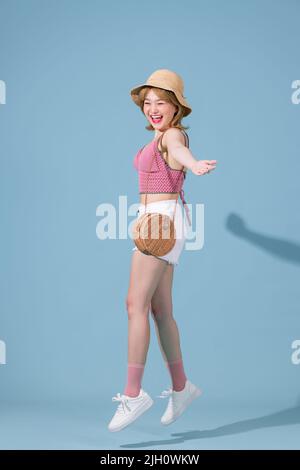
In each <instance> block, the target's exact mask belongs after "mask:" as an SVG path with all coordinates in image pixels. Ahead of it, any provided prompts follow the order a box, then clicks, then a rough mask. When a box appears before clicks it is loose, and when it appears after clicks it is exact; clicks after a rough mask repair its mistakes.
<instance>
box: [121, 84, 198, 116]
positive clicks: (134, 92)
mask: <svg viewBox="0 0 300 470" xmlns="http://www.w3.org/2000/svg"><path fill="white" fill-rule="evenodd" d="M146 87H147V88H160V89H162V90H168V91H172V92H173V93H174V95H175V96H176V98H177V100H178V101H179V103H180V104H181V105H182V106H183V107H184V108H185V114H184V115H185V116H188V115H189V114H190V113H191V112H192V108H191V107H190V105H189V104H188V102H187V101H186V99H185V98H183V97H182V96H181V95H178V93H177V92H176V91H174V90H172V88H167V87H164V88H162V87H158V86H154V85H149V84H147V83H143V84H142V85H138V86H137V87H134V88H132V89H131V90H130V95H131V98H132V99H133V101H134V102H135V104H136V105H137V106H140V99H139V92H140V90H141V89H142V88H146Z"/></svg>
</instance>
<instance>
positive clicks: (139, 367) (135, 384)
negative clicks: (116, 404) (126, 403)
mask: <svg viewBox="0 0 300 470" xmlns="http://www.w3.org/2000/svg"><path fill="white" fill-rule="evenodd" d="M144 368H145V364H137V363H136V362H130V363H128V370H127V384H126V387H125V390H124V395H128V396H130V397H137V396H138V395H139V393H140V390H141V383H142V377H143V373H144Z"/></svg>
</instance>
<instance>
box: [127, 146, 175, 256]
mask: <svg viewBox="0 0 300 470" xmlns="http://www.w3.org/2000/svg"><path fill="white" fill-rule="evenodd" d="M154 156H155V153H154V154H153V157H152V160H151V166H152V162H153V158H154ZM151 166H150V169H151ZM149 174H150V172H149V173H148V179H147V190H148V182H149ZM179 177H180V173H179ZM147 190H146V201H145V202H146V204H145V206H146V207H145V213H144V214H142V215H141V216H140V217H138V218H137V220H136V221H135V223H134V224H133V240H134V243H135V245H136V247H137V248H138V249H139V250H140V251H142V252H143V253H144V254H146V255H154V256H164V255H166V254H167V253H169V252H170V251H171V250H172V248H173V247H174V245H175V243H176V230H175V223H174V217H175V212H176V207H177V201H178V196H177V199H176V204H175V209H174V214H173V219H171V218H170V217H169V216H168V215H167V214H162V213H160V212H152V213H151V212H146V208H147Z"/></svg>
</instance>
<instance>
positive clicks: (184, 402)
mask: <svg viewBox="0 0 300 470" xmlns="http://www.w3.org/2000/svg"><path fill="white" fill-rule="evenodd" d="M201 394H202V390H201V389H200V388H198V387H196V385H194V384H192V383H191V382H190V381H189V380H186V382H185V386H184V389H183V390H180V391H179V392H176V390H173V389H172V388H169V389H168V390H164V391H163V392H162V394H161V395H158V397H159V398H167V397H170V398H169V403H168V406H167V409H166V411H165V412H164V414H163V416H162V417H161V420H160V422H161V424H165V425H167V424H171V423H173V422H174V421H175V420H176V419H177V418H179V416H180V415H181V414H182V413H183V412H184V410H185V409H186V408H187V407H188V406H189V405H190V404H191V403H192V401H193V400H194V399H195V398H197V397H199V396H200V395H201Z"/></svg>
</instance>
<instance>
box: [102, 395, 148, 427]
mask: <svg viewBox="0 0 300 470" xmlns="http://www.w3.org/2000/svg"><path fill="white" fill-rule="evenodd" d="M112 401H120V402H121V403H120V404H119V405H118V408H117V411H116V412H115V414H114V416H113V418H112V420H111V421H110V423H109V424H108V429H109V430H110V431H112V432H114V431H121V429H123V428H125V427H126V426H128V424H130V423H132V422H133V421H134V420H136V419H137V418H138V417H139V416H140V415H142V414H143V413H144V412H145V411H146V410H148V408H150V406H152V405H153V403H154V402H153V400H152V398H151V397H150V396H149V395H148V393H147V392H145V391H144V390H143V389H142V388H141V389H140V393H139V395H138V396H137V397H130V396H128V395H124V394H122V395H121V394H120V393H118V394H117V395H116V396H115V397H113V398H112Z"/></svg>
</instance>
